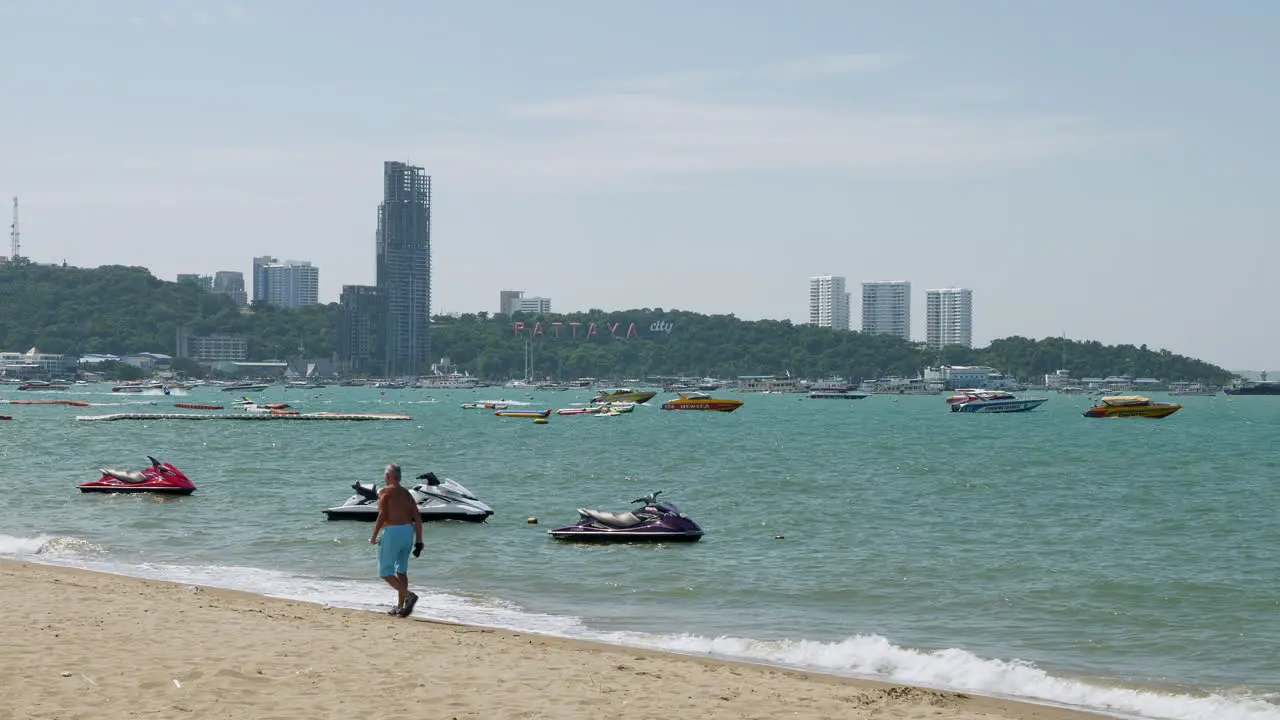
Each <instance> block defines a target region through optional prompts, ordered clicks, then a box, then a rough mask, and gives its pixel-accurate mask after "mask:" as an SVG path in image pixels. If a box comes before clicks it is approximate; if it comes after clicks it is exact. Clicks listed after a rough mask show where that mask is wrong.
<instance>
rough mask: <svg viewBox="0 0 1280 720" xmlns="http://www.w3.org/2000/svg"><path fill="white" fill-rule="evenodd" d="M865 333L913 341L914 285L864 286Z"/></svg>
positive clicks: (901, 282) (884, 283)
mask: <svg viewBox="0 0 1280 720" xmlns="http://www.w3.org/2000/svg"><path fill="white" fill-rule="evenodd" d="M862 332H864V333H870V334H873V335H893V336H895V337H900V338H902V339H903V340H906V341H908V342H909V341H910V340H911V283H910V282H908V281H906V280H885V281H878V282H864V283H862Z"/></svg>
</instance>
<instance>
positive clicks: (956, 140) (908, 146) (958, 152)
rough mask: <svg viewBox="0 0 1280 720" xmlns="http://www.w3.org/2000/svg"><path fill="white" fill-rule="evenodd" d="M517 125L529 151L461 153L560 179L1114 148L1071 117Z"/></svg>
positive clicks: (697, 104)
mask: <svg viewBox="0 0 1280 720" xmlns="http://www.w3.org/2000/svg"><path fill="white" fill-rule="evenodd" d="M511 118H512V119H513V120H514V121H516V123H517V125H516V128H517V130H516V131H515V132H513V133H511V138H518V137H522V136H523V137H527V138H528V139H524V140H515V139H511V138H509V139H504V140H502V141H500V142H489V143H485V142H483V141H480V140H479V139H473V140H472V142H468V143H464V144H463V145H461V146H460V147H462V148H465V151H466V152H467V153H468V155H469V156H470V157H471V158H473V162H475V163H482V164H488V165H490V171H496V170H497V169H498V166H502V167H503V170H504V171H505V172H518V173H531V174H534V175H539V176H543V177H548V178H560V179H592V180H600V179H616V178H621V177H625V176H628V175H651V174H685V173H706V172H721V171H735V170H845V171H872V170H885V169H917V170H927V169H931V168H945V169H964V168H973V167H978V166H983V165H991V164H1001V163H1005V164H1007V163H1022V162H1027V161H1032V160H1037V159H1041V158H1046V157H1049V156H1053V155H1057V154H1060V153H1064V152H1067V151H1070V150H1071V149H1074V148H1077V147H1081V146H1083V145H1086V144H1089V143H1094V142H1098V141H1100V140H1102V139H1103V137H1104V134H1103V132H1102V130H1101V129H1100V128H1099V127H1097V126H1096V124H1095V123H1093V122H1091V121H1090V120H1088V119H1086V118H1080V117H1070V116H1046V117H1023V118H1020V117H1002V116H993V115H986V116H979V115H941V114H940V115H927V114H895V113H888V112H872V111H865V110H853V109H843V110H841V109H825V108H818V107H811V106H806V105H802V104H782V103H763V102H756V103H747V102H738V103H731V102H713V101H694V100H685V99H676V98H671V97H663V96H660V95H654V94H637V93H632V94H612V95H600V96H594V97H582V98H573V99H567V100H561V101H554V102H544V103H536V104H531V105H523V106H519V107H516V108H514V109H512V111H511ZM520 124H528V125H533V124H537V125H538V127H537V128H536V130H537V132H528V133H526V132H521V131H520V130H519V129H518V128H519V127H520ZM531 129H535V128H531ZM553 131H559V132H553Z"/></svg>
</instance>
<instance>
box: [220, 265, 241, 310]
mask: <svg viewBox="0 0 1280 720" xmlns="http://www.w3.org/2000/svg"><path fill="white" fill-rule="evenodd" d="M212 289H213V292H215V293H217V294H219V295H226V296H228V297H230V298H231V300H232V302H234V303H235V304H236V307H239V308H243V307H246V306H247V305H248V304H249V296H248V294H247V293H245V291H244V273H242V272H237V271H235V270H219V271H218V272H216V273H214V274H213V288H212Z"/></svg>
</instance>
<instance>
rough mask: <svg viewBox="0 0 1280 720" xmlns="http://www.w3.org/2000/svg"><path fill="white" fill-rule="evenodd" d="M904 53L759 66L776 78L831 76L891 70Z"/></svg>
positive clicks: (856, 55)
mask: <svg viewBox="0 0 1280 720" xmlns="http://www.w3.org/2000/svg"><path fill="white" fill-rule="evenodd" d="M906 59H907V58H906V56H905V55H897V54H889V53H846V54H841V55H819V56H815V57H808V58H799V59H796V60H787V61H783V62H777V63H771V64H769V65H765V66H763V67H761V68H760V72H761V73H762V74H763V75H765V76H766V77H772V78H775V79H780V80H809V79H814V78H821V77H827V76H832V75H852V74H856V73H872V72H883V71H885V70H892V69H893V68H895V67H897V66H899V65H901V64H902V63H904V62H906Z"/></svg>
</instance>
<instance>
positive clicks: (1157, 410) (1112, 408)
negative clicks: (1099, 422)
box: [1084, 395, 1182, 418]
mask: <svg viewBox="0 0 1280 720" xmlns="http://www.w3.org/2000/svg"><path fill="white" fill-rule="evenodd" d="M1181 409H1182V406H1181V405H1179V404H1177V403H1162V402H1153V401H1152V400H1151V399H1150V398H1146V397H1143V396H1142V395H1109V396H1107V397H1104V398H1102V399H1100V400H1098V402H1097V404H1095V405H1094V406H1093V407H1091V408H1089V409H1088V410H1085V411H1084V416H1085V417H1092V418H1108V417H1146V418H1162V417H1168V416H1170V415H1172V414H1174V413H1176V412H1178V411H1179V410H1181Z"/></svg>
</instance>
